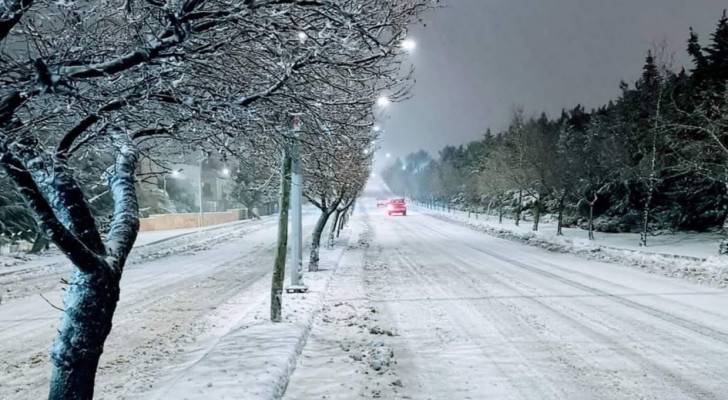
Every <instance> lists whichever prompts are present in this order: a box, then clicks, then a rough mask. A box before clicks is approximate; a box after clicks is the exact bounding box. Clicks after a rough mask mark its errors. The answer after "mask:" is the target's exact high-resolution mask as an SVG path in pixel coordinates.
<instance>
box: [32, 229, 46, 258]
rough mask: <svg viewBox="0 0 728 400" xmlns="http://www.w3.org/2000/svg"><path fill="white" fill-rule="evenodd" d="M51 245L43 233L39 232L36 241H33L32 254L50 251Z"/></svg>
mask: <svg viewBox="0 0 728 400" xmlns="http://www.w3.org/2000/svg"><path fill="white" fill-rule="evenodd" d="M49 244H50V242H49V241H48V238H47V237H46V236H45V235H44V234H43V233H41V232H38V233H37V234H36V235H35V240H33V247H32V248H31V249H30V253H31V254H38V253H40V252H41V251H43V250H48V245H49Z"/></svg>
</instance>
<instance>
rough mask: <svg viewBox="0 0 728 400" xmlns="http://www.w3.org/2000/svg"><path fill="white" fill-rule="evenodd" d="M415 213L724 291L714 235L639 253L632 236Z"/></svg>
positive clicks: (658, 242)
mask: <svg viewBox="0 0 728 400" xmlns="http://www.w3.org/2000/svg"><path fill="white" fill-rule="evenodd" d="M411 206H412V207H415V209H417V210H419V211H420V212H421V213H425V214H429V215H432V216H435V217H437V218H440V219H444V220H446V221H451V222H456V223H459V224H462V225H465V226H468V227H470V228H472V229H475V230H478V231H482V232H485V233H488V234H490V235H493V236H496V237H499V238H505V239H510V240H516V241H519V242H523V243H526V244H529V245H531V246H537V247H542V248H545V249H548V250H551V251H555V252H562V253H572V254H577V255H580V256H582V257H585V258H588V259H594V260H602V261H609V262H614V263H618V264H623V265H628V266H632V267H637V268H641V269H644V270H646V271H649V272H652V273H658V274H663V275H666V276H671V277H676V278H684V279H689V280H693V281H696V282H699V283H704V284H708V285H713V286H720V287H724V286H726V285H728V257H726V256H718V255H716V254H717V252H718V250H717V249H718V245H719V243H720V240H721V239H722V236H721V235H719V234H718V233H697V232H679V233H665V234H662V235H657V236H651V237H650V238H649V242H648V247H640V246H639V244H638V241H639V234H638V233H602V232H596V233H595V235H596V240H594V241H590V240H588V239H587V238H586V235H587V233H586V231H584V230H583V229H578V228H564V229H563V233H564V235H563V236H557V235H556V224H555V223H552V222H542V223H541V224H539V230H538V231H536V232H534V231H533V230H532V229H531V227H532V221H521V224H520V226H516V225H515V224H514V223H513V221H512V220H509V219H507V218H504V219H503V223H502V224H500V223H498V217H496V216H487V215H483V214H480V215H478V216H477V217H476V214H475V213H471V214H470V217H468V213H467V212H464V211H459V210H452V211H450V212H447V211H441V210H431V209H429V208H425V207H421V206H417V205H411Z"/></svg>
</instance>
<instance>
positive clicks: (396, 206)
mask: <svg viewBox="0 0 728 400" xmlns="http://www.w3.org/2000/svg"><path fill="white" fill-rule="evenodd" d="M394 214H400V215H403V216H406V215H407V204H406V203H405V201H404V199H392V200H389V203H387V215H394Z"/></svg>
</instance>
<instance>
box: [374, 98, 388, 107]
mask: <svg viewBox="0 0 728 400" xmlns="http://www.w3.org/2000/svg"><path fill="white" fill-rule="evenodd" d="M389 103H390V101H389V98H388V97H387V96H380V97H379V98H378V99H377V105H378V106H379V107H386V106H388V105H389Z"/></svg>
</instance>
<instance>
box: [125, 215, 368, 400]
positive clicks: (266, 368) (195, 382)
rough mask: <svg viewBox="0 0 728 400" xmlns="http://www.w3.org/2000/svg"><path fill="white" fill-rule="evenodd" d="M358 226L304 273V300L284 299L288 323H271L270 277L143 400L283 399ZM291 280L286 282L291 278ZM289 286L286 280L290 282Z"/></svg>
mask: <svg viewBox="0 0 728 400" xmlns="http://www.w3.org/2000/svg"><path fill="white" fill-rule="evenodd" d="M359 235H360V229H359V223H358V222H357V221H353V223H352V224H351V227H350V228H348V229H347V230H345V231H344V232H343V233H342V237H341V239H339V243H338V244H337V246H336V248H334V249H333V250H328V249H325V248H322V250H321V262H320V266H321V267H320V268H321V270H320V271H319V272H316V273H305V274H304V282H305V284H306V285H307V286H308V287H309V291H308V293H305V294H284V300H283V308H284V310H283V316H284V322H281V323H272V322H270V321H269V319H268V315H269V314H268V313H269V307H270V298H269V297H270V274H267V275H266V276H265V278H264V279H261V280H260V281H259V282H258V283H256V284H255V285H254V286H252V287H250V288H249V289H248V290H246V291H245V292H244V293H241V294H240V295H239V296H236V298H234V299H231V301H230V302H229V304H227V305H226V308H228V312H223V313H222V314H220V316H219V320H217V321H213V323H214V325H215V326H216V327H217V329H216V330H215V332H214V333H213V334H211V335H210V336H209V337H207V338H206V339H204V340H202V341H201V342H199V343H196V344H194V345H191V346H192V347H189V348H187V349H184V352H185V353H186V361H185V362H184V363H182V364H181V365H179V366H178V367H177V368H176V370H174V371H164V378H162V379H161V381H160V382H161V383H159V384H158V385H156V386H155V387H154V388H152V389H151V391H150V392H147V393H143V394H141V395H140V397H139V398H140V399H142V398H143V399H189V400H195V399H236V400H247V399H250V400H252V399H256V400H262V399H266V400H267V399H280V398H281V397H282V396H283V393H284V392H285V389H286V386H287V384H288V380H289V379H290V377H291V375H292V374H293V370H294V368H295V366H296V363H297V359H298V357H299V355H300V353H301V351H302V349H303V347H304V345H305V344H306V341H307V340H308V336H309V334H310V331H311V327H312V325H313V321H314V319H315V318H316V316H317V315H318V313H319V311H320V310H321V307H322V304H323V299H324V298H325V296H326V293H327V291H328V286H329V283H330V281H331V279H332V277H333V275H334V273H335V271H336V269H337V267H338V265H339V264H340V263H341V262H342V259H345V258H346V252H347V251H348V247H349V246H350V245H351V243H352V242H354V243H355V241H352V240H351V238H353V239H356V238H358V236H359ZM287 278H288V277H287ZM286 282H288V280H286Z"/></svg>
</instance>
